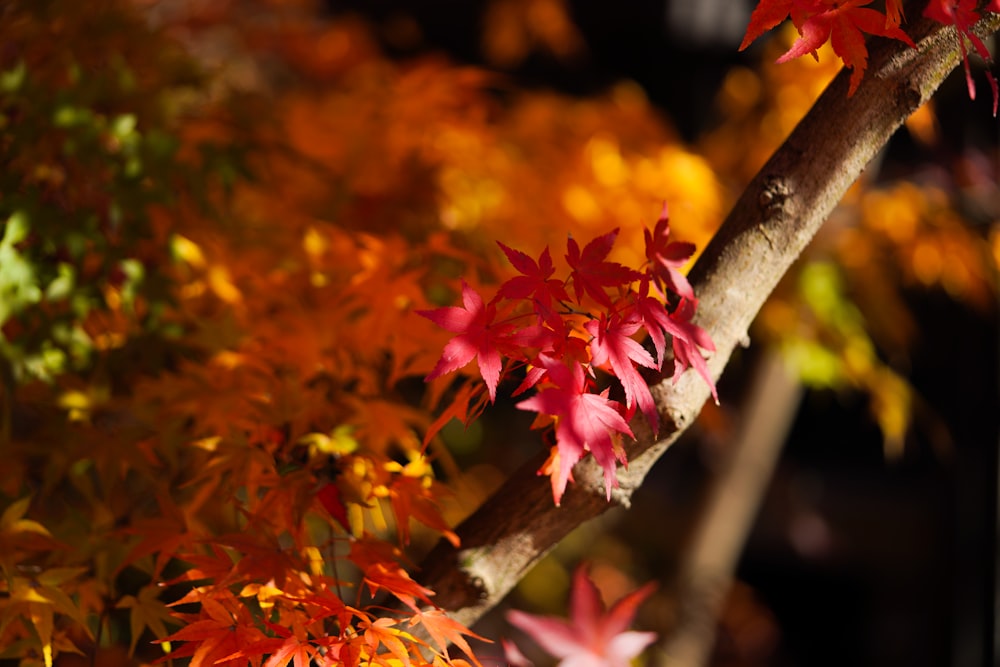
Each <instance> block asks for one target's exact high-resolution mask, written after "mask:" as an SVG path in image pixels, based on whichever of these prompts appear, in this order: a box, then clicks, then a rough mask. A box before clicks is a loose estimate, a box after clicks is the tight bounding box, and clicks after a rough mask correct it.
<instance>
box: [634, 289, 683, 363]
mask: <svg viewBox="0 0 1000 667" xmlns="http://www.w3.org/2000/svg"><path fill="white" fill-rule="evenodd" d="M635 312H636V315H637V316H638V317H639V319H640V320H641V321H642V326H643V327H644V328H645V329H646V331H647V333H649V338H650V340H652V341H653V348H654V349H655V350H656V360H657V361H656V368H657V369H661V368H663V361H664V359H665V357H666V351H667V339H666V336H665V335H664V334H670V335H671V336H680V337H682V338H683V337H685V336H687V333H686V330H685V329H684V328H683V327H681V326H680V325H678V324H677V323H676V322H674V320H673V319H672V318H671V317H670V313H669V312H668V311H667V307H666V306H664V305H663V303H661V302H660V301H658V300H656V299H654V298H653V297H651V296H649V282H648V281H647V280H643V281H642V282H641V283H640V284H639V292H638V294H637V295H636V299H635Z"/></svg>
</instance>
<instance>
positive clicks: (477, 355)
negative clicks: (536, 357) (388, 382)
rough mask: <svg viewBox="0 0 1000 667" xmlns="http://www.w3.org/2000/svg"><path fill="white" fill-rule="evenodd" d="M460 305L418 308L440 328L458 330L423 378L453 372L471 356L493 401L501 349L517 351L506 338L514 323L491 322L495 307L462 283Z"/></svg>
mask: <svg viewBox="0 0 1000 667" xmlns="http://www.w3.org/2000/svg"><path fill="white" fill-rule="evenodd" d="M462 305H463V306H464V307H462V308H458V307H454V306H446V307H444V308H435V309H434V310H418V311H417V314H418V315H422V316H424V317H426V318H427V319H429V320H430V321H432V322H434V323H435V324H437V325H438V326H439V327H442V328H444V329H447V330H448V331H452V332H454V333H457V334H458V335H457V336H455V337H454V338H452V339H451V340H450V341H448V344H447V345H445V346H444V352H443V353H442V354H441V358H440V359H439V360H438V363H437V365H436V366H435V367H434V370H432V371H431V372H430V375H428V376H427V377H426V378H425V380H427V381H430V380H433V379H434V378H436V377H440V376H441V375H444V374H446V373H450V372H452V371H456V370H458V369H459V368H462V367H463V366H465V365H466V364H468V363H469V362H470V361H472V360H473V359H477V360H478V362H479V374H480V375H481V376H482V378H483V382H485V383H486V389H487V390H488V391H489V394H490V402H493V401H496V397H497V384H498V383H499V382H500V367H501V365H502V363H501V360H500V352H501V350H509V351H513V352H514V353H516V348H515V349H511V348H512V346H511V345H510V342H509V340H506V339H509V337H510V335H511V333H512V332H513V330H514V326H513V325H511V324H507V323H497V322H494V320H495V319H496V314H497V311H496V307H495V306H494V305H493V304H489V305H487V304H485V303H484V302H483V298H482V297H481V296H479V294H478V293H477V292H476V290H474V289H472V288H471V287H469V285H468V284H466V283H465V282H464V281H463V282H462Z"/></svg>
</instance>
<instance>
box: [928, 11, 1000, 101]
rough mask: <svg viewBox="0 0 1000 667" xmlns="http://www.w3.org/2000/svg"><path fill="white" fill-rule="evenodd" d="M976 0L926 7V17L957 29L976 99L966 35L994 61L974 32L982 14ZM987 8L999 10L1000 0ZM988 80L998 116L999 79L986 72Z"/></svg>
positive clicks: (967, 77) (968, 81)
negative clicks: (977, 7) (973, 28)
mask: <svg viewBox="0 0 1000 667" xmlns="http://www.w3.org/2000/svg"><path fill="white" fill-rule="evenodd" d="M977 4H978V3H977V1H976V0H931V1H930V2H929V3H928V4H927V7H926V8H925V9H924V16H926V17H928V18H931V19H934V20H935V21H937V22H938V23H943V24H944V25H953V26H955V30H957V31H958V45H959V47H960V48H961V49H962V64H963V65H964V67H965V83H966V85H967V86H968V88H969V99H970V100H974V99H976V83H975V81H973V80H972V70H971V68H970V67H969V53H968V51H966V48H965V39H963V37H965V38H966V39H968V40H969V41H970V42H972V46H973V48H974V49H975V50H976V53H978V54H979V57H980V58H982V59H983V60H984V61H986V63H987V64H989V63H991V62H992V60H991V59H990V52H989V49H987V48H986V45H985V44H983V40H981V39H979V37H978V36H976V34H975V33H973V32H972V26H974V25H975V24H976V22H978V21H979V13H978V12H977V11H976V5H977ZM986 9H987V10H988V11H992V12H1000V0H993V2H991V3H990V4H989V5H988V6H987V7H986ZM986 79H987V81H989V83H990V88H991V89H992V90H993V115H994V116H996V115H997V104H998V101H1000V91H998V89H997V80H996V78H994V76H993V75H992V74H991V73H990V72H989V71H987V72H986Z"/></svg>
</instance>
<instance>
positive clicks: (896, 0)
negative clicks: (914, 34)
mask: <svg viewBox="0 0 1000 667" xmlns="http://www.w3.org/2000/svg"><path fill="white" fill-rule="evenodd" d="M997 2H1000V0H997ZM902 22H903V0H885V24H886V26H890V27H893V28H895V27H897V26H899V24H901V23H902Z"/></svg>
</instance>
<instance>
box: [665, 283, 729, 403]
mask: <svg viewBox="0 0 1000 667" xmlns="http://www.w3.org/2000/svg"><path fill="white" fill-rule="evenodd" d="M694 311H695V304H694V302H692V301H687V300H686V299H682V300H681V302H680V304H679V305H678V306H677V309H676V310H675V311H674V312H673V313H672V314H671V319H673V321H674V324H675V325H676V326H677V327H678V328H680V330H681V335H675V336H674V340H673V348H674V382H677V380H679V379H680V377H681V373H683V372H684V371H685V370H687V369H688V368H691V367H692V366H693V367H694V368H695V370H697V371H698V374H699V375H701V377H702V378H703V379H704V380H705V382H707V383H708V386H709V387H710V388H711V389H712V398H713V399H715V403H716V405H718V403H719V394H718V392H717V391H716V389H715V382H713V381H712V374H711V373H710V372H709V371H708V364H706V363H705V358H704V357H703V356H702V355H701V350H705V351H706V352H714V351H715V343H713V342H712V339H711V338H710V337H709V336H708V333H707V332H706V331H705V330H704V329H702V328H701V327H699V326H698V325H697V324H694V323H693V322H691V318H692V317H694ZM699 348H700V349H699Z"/></svg>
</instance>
